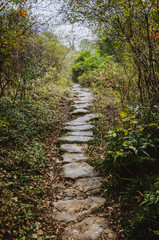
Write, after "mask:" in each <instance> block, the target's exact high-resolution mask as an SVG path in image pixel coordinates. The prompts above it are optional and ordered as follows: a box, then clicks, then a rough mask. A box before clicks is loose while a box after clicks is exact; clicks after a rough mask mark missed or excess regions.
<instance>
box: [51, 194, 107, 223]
mask: <svg viewBox="0 0 159 240" xmlns="http://www.w3.org/2000/svg"><path fill="white" fill-rule="evenodd" d="M104 203H105V198H100V197H89V198H87V199H83V200H78V199H71V200H60V201H58V202H54V203H53V205H54V207H55V208H54V213H53V219H55V220H58V221H62V222H74V221H77V220H78V219H79V218H84V217H87V216H89V215H90V214H91V213H92V212H94V211H95V210H97V209H99V208H100V207H101V206H103V205H104Z"/></svg>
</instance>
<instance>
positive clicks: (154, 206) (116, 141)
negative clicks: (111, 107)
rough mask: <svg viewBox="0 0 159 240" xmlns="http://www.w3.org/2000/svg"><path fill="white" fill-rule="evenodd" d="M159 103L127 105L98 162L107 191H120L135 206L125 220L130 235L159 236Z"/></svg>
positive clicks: (151, 237)
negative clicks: (101, 159)
mask: <svg viewBox="0 0 159 240" xmlns="http://www.w3.org/2000/svg"><path fill="white" fill-rule="evenodd" d="M158 119H159V114H158V107H157V106H154V107H153V108H150V107H147V108H143V107H136V108H135V109H133V108H132V107H131V108H125V109H124V111H122V112H121V113H120V126H118V127H115V128H113V129H111V130H110V131H109V133H108V141H107V157H106V158H105V159H104V160H103V161H101V162H100V163H99V167H100V168H104V169H105V172H106V175H111V176H112V177H111V180H109V181H108V183H107V188H108V193H114V192H116V193H118V194H120V195H121V197H122V202H123V204H124V205H125V203H127V204H128V205H129V208H130V209H132V212H133V214H132V217H131V219H129V220H127V221H123V222H122V223H123V226H124V228H125V230H126V233H127V236H128V239H132V240H138V239H147V240H148V239H157V234H158V229H159V228H158V226H159V190H158V189H159V188H158V187H159V182H158V181H159V162H158V155H159V149H158V141H159V138H158V136H159V128H158Z"/></svg>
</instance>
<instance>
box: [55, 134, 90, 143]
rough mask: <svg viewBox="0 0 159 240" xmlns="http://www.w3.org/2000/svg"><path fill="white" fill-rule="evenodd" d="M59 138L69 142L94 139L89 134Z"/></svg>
mask: <svg viewBox="0 0 159 240" xmlns="http://www.w3.org/2000/svg"><path fill="white" fill-rule="evenodd" d="M59 140H60V141H62V142H69V143H72V142H76V143H78V142H81V143H82V142H89V141H91V140H93V138H92V137H88V136H67V137H62V138H60V139H59Z"/></svg>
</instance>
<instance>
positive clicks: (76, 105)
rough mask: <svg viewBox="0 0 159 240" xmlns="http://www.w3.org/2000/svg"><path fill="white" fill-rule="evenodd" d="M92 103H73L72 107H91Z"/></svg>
mask: <svg viewBox="0 0 159 240" xmlns="http://www.w3.org/2000/svg"><path fill="white" fill-rule="evenodd" d="M91 106H92V103H85V104H73V105H72V107H74V108H77V109H80V108H88V107H91Z"/></svg>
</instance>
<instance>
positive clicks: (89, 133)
mask: <svg viewBox="0 0 159 240" xmlns="http://www.w3.org/2000/svg"><path fill="white" fill-rule="evenodd" d="M68 135H69V136H89V137H92V136H93V133H92V132H91V131H86V132H82V131H79V132H69V133H68Z"/></svg>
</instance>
